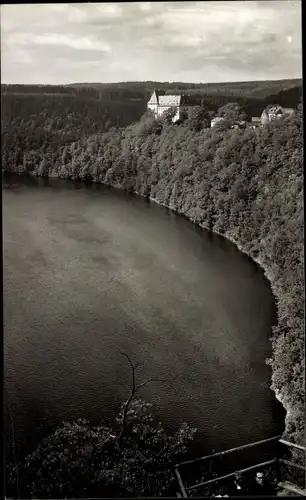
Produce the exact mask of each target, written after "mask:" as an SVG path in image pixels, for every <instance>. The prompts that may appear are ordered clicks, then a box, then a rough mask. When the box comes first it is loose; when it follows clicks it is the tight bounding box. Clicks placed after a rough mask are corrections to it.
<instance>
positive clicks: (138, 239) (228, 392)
mask: <svg viewBox="0 0 306 500" xmlns="http://www.w3.org/2000/svg"><path fill="white" fill-rule="evenodd" d="M13 182H14V183H18V186H19V187H17V188H16V189H10V190H7V189H5V190H4V191H3V194H2V196H3V260H4V362H5V366H4V371H5V407H6V414H5V415H6V430H7V432H8V433H10V432H11V429H12V426H11V424H10V420H9V418H8V415H9V411H8V410H10V414H11V417H12V420H13V422H14V428H15V434H16V442H17V445H18V446H19V447H20V449H24V446H25V445H26V443H28V444H29V443H30V442H32V443H33V440H34V439H37V437H39V436H40V435H41V434H42V433H44V432H45V431H46V429H48V428H49V427H50V426H52V425H54V424H56V423H58V422H60V421H61V420H63V419H74V418H78V417H83V418H89V419H91V420H92V421H93V422H99V421H101V420H103V419H105V420H106V421H108V422H111V421H112V419H113V417H114V415H115V414H116V412H117V411H118V408H119V406H120V403H121V402H122V401H123V400H124V399H125V398H126V397H127V394H128V387H129V380H130V372H129V369H128V365H127V363H126V361H125V359H124V358H123V356H122V354H120V351H124V352H127V353H128V354H129V355H130V356H131V358H132V360H133V361H134V362H135V363H136V362H143V363H144V364H143V366H142V367H141V368H140V369H139V380H144V379H145V378H146V377H158V378H162V379H167V382H166V383H155V384H151V385H149V386H147V387H146V388H145V389H144V390H143V392H142V393H141V396H142V397H144V398H146V399H148V400H150V401H152V402H153V403H154V405H155V409H156V412H157V414H158V416H159V418H160V419H161V420H163V421H164V422H165V423H166V425H167V426H168V427H169V429H174V428H175V427H176V426H177V425H178V424H179V423H181V422H183V421H187V422H189V423H190V424H192V425H194V426H196V427H197V428H198V434H197V441H198V443H200V444H201V449H202V450H205V451H208V452H209V451H211V449H215V450H218V449H219V450H220V449H224V448H228V447H231V446H235V445H239V444H244V443H245V442H248V441H255V440H257V439H262V438H265V437H271V436H273V435H275V434H277V433H278V432H279V430H281V429H282V427H283V412H282V411H281V409H280V405H278V403H277V402H276V401H275V399H274V396H273V393H272V392H271V391H270V389H269V385H270V369H269V368H268V367H267V366H265V363H264V360H265V358H266V357H268V356H269V355H270V343H269V341H268V338H269V336H270V334H271V324H272V323H273V321H274V320H275V306H274V302H273V297H272V293H271V291H270V288H269V284H268V282H267V280H266V279H265V278H264V275H263V273H262V272H261V270H260V269H259V268H258V267H257V266H256V265H255V264H253V263H252V262H251V261H250V260H249V259H248V258H247V257H246V256H244V255H243V254H241V253H240V252H239V251H238V250H237V249H236V248H235V247H234V246H233V245H232V244H230V243H229V242H227V241H225V240H223V239H222V238H220V237H217V236H213V237H212V236H210V235H209V234H208V233H207V232H206V231H203V230H200V229H197V228H196V227H195V226H193V225H192V224H191V223H189V222H188V221H187V220H185V219H184V218H182V217H180V216H178V215H175V214H173V213H171V212H170V211H168V210H167V209H164V208H162V207H160V206H158V205H155V204H152V203H149V202H147V201H145V200H143V199H142V198H139V197H133V196H131V195H127V194H124V193H123V192H120V191H119V192H118V191H116V190H110V189H106V188H103V187H99V188H95V187H91V188H90V187H84V186H82V185H80V184H74V183H72V182H66V181H54V182H52V185H50V184H49V185H48V183H46V182H43V181H41V180H40V181H39V180H37V181H36V180H27V181H25V180H24V179H23V180H22V179H18V180H14V181H13Z"/></svg>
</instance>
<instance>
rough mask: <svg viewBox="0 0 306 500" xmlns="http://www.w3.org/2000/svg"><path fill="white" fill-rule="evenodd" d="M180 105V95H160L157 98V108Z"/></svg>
mask: <svg viewBox="0 0 306 500" xmlns="http://www.w3.org/2000/svg"><path fill="white" fill-rule="evenodd" d="M180 103H181V96H180V95H161V96H159V97H158V104H159V106H179V105H180Z"/></svg>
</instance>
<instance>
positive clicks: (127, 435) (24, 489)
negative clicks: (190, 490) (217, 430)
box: [7, 400, 195, 498]
mask: <svg viewBox="0 0 306 500" xmlns="http://www.w3.org/2000/svg"><path fill="white" fill-rule="evenodd" d="M151 410H152V405H151V404H149V403H145V402H144V401H141V400H135V401H132V402H131V404H130V406H129V408H128V412H127V420H126V427H125V432H124V436H123V437H122V438H121V439H120V432H118V430H117V429H116V427H117V428H119V427H120V426H121V424H122V419H123V411H124V405H123V406H122V409H121V411H120V414H119V415H118V418H117V426H115V429H111V428H109V427H106V426H91V425H90V424H89V422H88V421H86V420H78V421H76V422H72V423H69V422H66V423H63V424H62V425H61V426H60V427H58V428H57V429H56V430H55V432H54V433H53V434H52V435H50V436H48V437H47V438H45V439H44V440H43V441H42V443H41V444H40V445H39V446H38V448H37V449H36V450H35V451H34V452H33V453H31V454H30V455H29V456H28V457H26V459H25V460H24V462H23V463H22V465H21V466H19V468H18V470H16V467H15V468H13V469H12V471H11V477H10V478H9V483H10V489H11V491H10V492H8V493H7V494H11V495H12V496H18V492H17V480H18V490H19V492H21V495H22V497H23V498H29V497H30V498H33V497H34V498H86V497H87V498H90V497H91V498H92V497H100V498H103V497H131V496H162V495H166V494H168V493H169V492H171V489H173V488H174V490H173V491H174V492H175V491H176V489H177V485H176V482H175V478H174V476H173V472H172V468H171V465H173V464H174V463H176V462H178V461H179V460H180V459H181V458H182V457H183V455H184V454H185V453H186V451H187V445H188V442H190V441H191V440H192V439H193V435H194V432H195V429H191V428H190V427H189V426H188V425H187V424H183V425H182V426H181V428H180V429H179V430H178V431H177V432H176V433H175V434H174V435H172V436H171V435H169V434H167V432H166V431H165V430H164V428H163V426H162V424H161V423H160V422H156V421H155V420H154V418H153V416H152V411H151ZM16 478H17V479H16Z"/></svg>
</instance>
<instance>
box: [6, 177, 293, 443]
mask: <svg viewBox="0 0 306 500" xmlns="http://www.w3.org/2000/svg"><path fill="white" fill-rule="evenodd" d="M10 174H11V173H9V175H10ZM13 175H18V176H22V175H24V174H18V173H17V174H16V173H13ZM26 176H27V177H35V178H37V177H39V178H43V177H42V176H39V175H31V174H26ZM47 179H50V180H51V182H52V179H62V180H66V181H67V180H72V181H73V182H75V181H76V180H80V181H81V182H82V183H84V180H83V179H67V178H64V177H61V176H60V175H58V174H57V175H51V176H48V177H47ZM95 184H99V185H101V186H106V187H109V188H115V189H120V190H121V191H127V190H126V189H125V188H124V187H122V186H121V185H119V184H116V185H115V184H109V183H106V182H101V181H95V180H93V181H92V185H95ZM127 192H129V194H132V195H134V196H135V195H136V196H140V197H141V198H143V199H147V200H149V201H150V202H152V203H156V204H157V205H160V206H162V207H164V208H167V209H168V210H171V211H172V212H173V213H176V214H178V215H181V216H183V217H185V218H186V219H187V220H188V221H190V222H191V223H193V224H195V225H196V226H197V227H199V228H202V229H205V230H206V231H209V232H210V233H211V234H215V235H218V236H220V237H222V238H224V239H226V240H228V241H229V242H231V243H233V244H234V245H235V246H236V248H237V249H238V251H239V252H241V253H243V254H244V255H246V256H247V257H248V258H250V259H252V261H253V262H254V263H255V264H256V265H258V266H259V267H260V269H261V270H262V271H263V274H264V276H265V278H266V279H267V280H268V282H269V286H270V288H271V291H272V294H273V297H274V301H275V306H276V317H277V323H276V324H275V325H271V328H272V329H273V327H276V326H278V324H279V300H280V297H279V290H278V288H277V287H276V285H275V283H274V280H273V275H272V274H271V272H270V271H269V269H268V267H267V266H266V265H265V263H264V262H263V260H262V259H260V258H258V257H256V256H254V255H252V253H251V252H248V251H247V250H245V248H244V247H243V244H242V243H241V242H240V241H238V240H237V239H236V238H235V237H234V236H232V235H231V234H228V233H227V232H224V233H223V234H222V233H220V232H219V231H218V230H215V229H210V228H208V227H207V226H206V225H205V222H202V223H199V222H197V221H196V220H195V219H192V218H190V217H188V216H187V215H185V214H184V213H181V212H179V211H177V210H175V209H174V208H173V207H171V206H168V205H166V204H165V203H162V202H160V201H158V200H156V199H154V198H153V197H151V196H145V195H143V194H141V193H139V192H138V191H127ZM272 339H273V333H272V336H271V337H270V338H269V341H270V343H272ZM271 351H272V352H271V354H273V346H272V345H271ZM265 362H266V360H265ZM270 366H271V371H272V376H273V366H272V365H270ZM270 381H271V385H270V389H271V391H272V392H273V393H274V396H275V398H276V400H277V401H278V402H279V403H280V404H281V405H282V407H283V409H284V411H285V417H284V431H283V434H282V435H285V434H286V428H287V419H289V418H290V408H288V407H287V406H286V401H285V400H284V398H283V397H282V394H281V391H279V390H278V389H275V388H274V387H273V380H272V377H271V379H270Z"/></svg>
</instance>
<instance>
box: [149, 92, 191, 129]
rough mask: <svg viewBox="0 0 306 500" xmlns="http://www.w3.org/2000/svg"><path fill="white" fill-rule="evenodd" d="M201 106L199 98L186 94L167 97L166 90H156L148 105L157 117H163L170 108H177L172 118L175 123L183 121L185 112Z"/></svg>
mask: <svg viewBox="0 0 306 500" xmlns="http://www.w3.org/2000/svg"><path fill="white" fill-rule="evenodd" d="M198 104H199V102H198V98H196V97H192V96H189V95H185V94H178V95H166V92H165V91H164V90H154V92H153V94H152V95H151V97H150V100H149V101H148V104H147V109H148V110H150V111H152V112H153V113H154V115H155V117H158V116H161V115H162V114H163V113H164V112H165V111H167V110H168V109H170V108H175V109H176V113H175V115H174V116H173V118H172V121H173V122H177V121H178V120H180V119H181V116H182V112H183V110H187V111H188V109H189V108H193V107H194V106H197V105H198Z"/></svg>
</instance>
